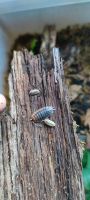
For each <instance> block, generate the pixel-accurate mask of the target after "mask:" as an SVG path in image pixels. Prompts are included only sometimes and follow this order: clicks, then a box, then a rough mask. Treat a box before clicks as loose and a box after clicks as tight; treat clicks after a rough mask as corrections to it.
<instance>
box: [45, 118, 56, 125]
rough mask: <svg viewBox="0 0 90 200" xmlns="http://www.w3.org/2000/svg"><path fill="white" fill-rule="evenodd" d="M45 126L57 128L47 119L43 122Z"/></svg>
mask: <svg viewBox="0 0 90 200" xmlns="http://www.w3.org/2000/svg"><path fill="white" fill-rule="evenodd" d="M43 122H44V124H46V125H47V126H50V127H55V122H54V121H52V120H50V119H48V118H46V119H44V120H43Z"/></svg>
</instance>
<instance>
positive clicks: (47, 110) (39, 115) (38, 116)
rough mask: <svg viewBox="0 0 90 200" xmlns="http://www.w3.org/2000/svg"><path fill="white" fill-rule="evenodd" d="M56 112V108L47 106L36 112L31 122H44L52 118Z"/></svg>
mask: <svg viewBox="0 0 90 200" xmlns="http://www.w3.org/2000/svg"><path fill="white" fill-rule="evenodd" d="M54 111H55V108H54V107H52V106H46V107H43V108H40V109H39V110H37V111H36V112H34V113H33V114H32V116H31V120H32V121H35V122H38V121H42V120H44V119H46V118H48V117H50V116H51V115H52V114H53V113H54Z"/></svg>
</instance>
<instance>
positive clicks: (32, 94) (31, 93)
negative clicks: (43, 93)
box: [29, 89, 40, 96]
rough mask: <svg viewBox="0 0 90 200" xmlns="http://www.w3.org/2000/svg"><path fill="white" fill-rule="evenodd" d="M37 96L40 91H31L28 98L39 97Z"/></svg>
mask: <svg viewBox="0 0 90 200" xmlns="http://www.w3.org/2000/svg"><path fill="white" fill-rule="evenodd" d="M39 94H40V90H38V89H32V90H30V92H29V95H30V96H35V95H39Z"/></svg>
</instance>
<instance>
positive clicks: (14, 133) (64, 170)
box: [0, 48, 85, 200]
mask: <svg viewBox="0 0 90 200" xmlns="http://www.w3.org/2000/svg"><path fill="white" fill-rule="evenodd" d="M53 57H54V66H55V67H56V68H55V71H54V68H53V69H52V70H51V71H49V72H48V73H46V72H45V70H44V68H43V64H42V56H41V55H38V56H33V55H31V54H30V53H29V52H28V51H26V52H25V54H23V53H22V52H14V56H13V61H12V68H11V73H10V75H9V93H10V99H11V104H10V113H11V116H12V118H13V119H14V120H15V123H13V122H12V121H11V120H10V118H9V117H7V118H6V119H4V120H2V121H1V123H0V200H85V196H84V188H83V183H82V173H81V160H80V155H79V150H78V144H77V141H76V138H75V134H74V131H73V120H72V116H71V111H70V106H69V100H68V93H67V89H66V86H65V83H64V72H63V68H62V64H61V62H62V60H61V59H60V55H59V51H58V49H56V48H55V49H54V50H53ZM26 61H27V62H26ZM55 73H56V74H55ZM55 79H56V80H57V81H56V82H57V83H55ZM34 88H37V89H39V90H40V91H41V95H40V96H30V95H29V92H30V90H31V89H34ZM46 105H50V106H53V107H55V108H56V111H55V113H54V114H53V115H52V117H51V120H54V122H55V123H56V126H55V127H53V128H51V127H47V126H45V125H44V124H43V123H37V124H36V123H33V122H32V121H30V119H31V114H32V113H33V112H34V111H36V110H37V109H39V108H41V107H44V106H46Z"/></svg>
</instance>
